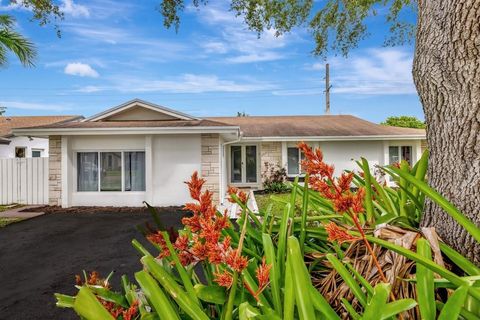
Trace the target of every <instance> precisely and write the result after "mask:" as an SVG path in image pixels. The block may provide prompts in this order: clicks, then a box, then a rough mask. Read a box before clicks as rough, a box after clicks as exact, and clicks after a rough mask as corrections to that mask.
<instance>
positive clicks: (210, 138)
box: [201, 133, 220, 204]
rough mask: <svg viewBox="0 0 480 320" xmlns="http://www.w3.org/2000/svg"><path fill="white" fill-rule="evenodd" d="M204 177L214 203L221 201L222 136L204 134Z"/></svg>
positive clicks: (202, 158) (206, 187)
mask: <svg viewBox="0 0 480 320" xmlns="http://www.w3.org/2000/svg"><path fill="white" fill-rule="evenodd" d="M201 160H202V172H201V175H202V177H203V178H204V179H205V180H206V182H205V184H204V188H205V189H208V190H210V191H211V192H213V202H214V203H216V204H218V203H219V201H220V135H219V134H218V133H211V134H210V133H204V134H202V157H201Z"/></svg>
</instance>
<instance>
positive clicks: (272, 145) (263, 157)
mask: <svg viewBox="0 0 480 320" xmlns="http://www.w3.org/2000/svg"><path fill="white" fill-rule="evenodd" d="M260 150H261V151H260V163H261V166H260V170H261V171H260V174H261V175H262V174H263V172H264V171H265V169H266V168H265V163H274V164H276V165H278V166H279V167H282V166H283V163H282V143H281V142H262V144H261V146H260Z"/></svg>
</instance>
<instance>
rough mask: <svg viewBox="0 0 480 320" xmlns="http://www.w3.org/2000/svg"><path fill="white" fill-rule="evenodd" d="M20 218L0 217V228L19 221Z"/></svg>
mask: <svg viewBox="0 0 480 320" xmlns="http://www.w3.org/2000/svg"><path fill="white" fill-rule="evenodd" d="M20 220H23V219H22V218H0V228H3V227H6V226H8V225H9V224H11V223H15V222H19V221H20Z"/></svg>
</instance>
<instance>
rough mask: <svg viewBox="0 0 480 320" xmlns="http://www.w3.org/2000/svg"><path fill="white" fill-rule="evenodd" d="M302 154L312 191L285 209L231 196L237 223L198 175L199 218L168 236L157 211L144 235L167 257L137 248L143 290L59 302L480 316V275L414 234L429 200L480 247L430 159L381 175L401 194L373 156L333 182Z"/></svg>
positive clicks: (80, 307)
mask: <svg viewBox="0 0 480 320" xmlns="http://www.w3.org/2000/svg"><path fill="white" fill-rule="evenodd" d="M300 147H301V148H302V150H303V151H304V153H305V157H306V161H305V163H304V169H305V171H306V172H307V175H306V177H305V183H304V184H300V183H299V182H298V180H296V181H295V182H294V183H293V184H292V193H291V197H290V201H289V202H287V203H285V208H284V210H283V212H272V210H271V208H272V206H270V207H269V209H267V210H266V211H265V212H261V213H260V214H255V213H253V212H252V211H251V210H250V209H249V208H248V206H247V201H248V198H247V195H246V194H245V193H243V192H241V191H239V190H236V189H233V188H232V189H229V193H230V195H231V200H232V201H235V202H237V204H238V205H239V207H241V208H242V214H241V218H240V219H239V220H238V221H237V224H234V223H232V222H230V220H229V219H228V217H227V215H226V213H225V212H224V213H220V212H218V210H217V208H216V207H215V206H214V205H213V203H212V194H211V193H210V192H209V191H202V187H203V184H204V180H203V179H200V178H199V177H198V175H197V174H194V175H193V176H192V178H191V180H190V181H189V182H188V183H187V184H188V187H189V190H190V195H191V197H192V198H193V199H194V202H192V203H189V204H187V205H186V206H185V208H186V210H188V211H190V212H192V214H193V215H192V216H191V217H187V218H184V219H183V224H184V228H183V229H182V230H179V231H178V233H177V232H169V233H167V232H165V231H164V228H163V227H162V225H161V221H160V220H161V219H159V217H158V216H157V215H156V214H155V213H154V218H155V221H157V227H158V228H159V230H155V231H151V232H149V234H148V235H147V238H148V239H149V240H150V242H151V243H153V244H154V246H155V248H156V249H157V250H158V252H157V253H155V254H152V253H151V252H150V251H148V250H147V249H146V248H144V247H143V246H142V245H141V244H140V243H139V242H138V241H136V240H133V241H132V244H133V245H134V247H135V248H136V249H137V250H138V252H139V253H140V255H141V256H142V257H141V259H140V261H141V262H142V264H143V270H142V271H139V272H137V273H136V274H135V280H136V284H134V283H131V282H130V281H129V280H128V279H127V277H125V276H124V277H122V291H121V292H115V291H113V290H112V289H111V287H110V284H109V282H108V280H102V279H100V277H99V275H98V274H95V273H92V274H91V275H90V276H87V275H85V276H84V279H82V278H80V277H79V278H78V281H77V288H78V289H79V291H78V294H77V295H76V296H66V295H61V294H57V300H58V302H57V305H59V306H60V307H71V308H73V309H74V310H75V311H76V312H77V313H78V314H79V315H80V316H81V317H82V318H85V319H115V318H116V319H130V320H132V319H184V318H191V319H212V318H213V319H242V320H243V319H254V318H255V319H297V318H299V319H343V318H351V319H394V318H404V319H405V318H421V319H436V318H438V319H456V318H459V317H460V318H463V319H477V318H478V317H479V316H480V303H479V301H480V269H479V268H477V267H476V266H475V265H473V264H472V263H471V262H469V261H468V260H467V259H465V258H464V257H462V256H461V255H460V254H458V253H457V252H455V251H454V250H452V249H451V248H449V247H448V246H446V245H445V244H443V243H442V242H441V241H440V240H439V239H438V237H437V236H436V234H435V232H434V230H433V229H421V230H418V229H417V228H416V227H417V226H418V219H419V217H421V214H422V210H423V206H421V205H420V204H419V203H420V201H423V198H424V197H429V198H430V199H431V200H432V201H436V202H437V203H438V204H439V205H440V206H442V207H443V208H444V209H445V211H446V212H447V213H448V214H450V215H451V216H452V217H454V218H455V219H456V220H457V221H458V222H459V223H460V224H461V225H462V226H464V227H465V228H466V229H467V230H468V231H469V232H470V233H471V234H472V235H473V236H474V237H475V239H477V240H480V231H479V229H478V227H476V226H475V225H474V224H473V223H472V222H471V221H470V220H468V219H467V218H466V217H465V216H464V215H463V214H462V213H461V212H459V211H458V210H457V209H456V208H455V207H453V206H452V205H451V204H450V203H449V202H448V201H447V200H446V199H445V198H443V197H441V196H440V195H439V194H438V193H436V192H435V191H434V190H432V189H431V188H430V187H429V186H428V185H427V184H426V183H425V182H424V180H425V168H426V161H427V160H426V156H425V155H424V157H422V159H421V160H420V162H419V163H417V164H416V165H415V166H413V167H412V168H410V167H408V166H406V165H405V164H403V165H402V164H401V165H400V167H399V168H397V167H385V168H382V170H384V171H385V173H386V174H387V175H389V176H390V177H391V179H392V180H394V181H397V184H398V185H399V187H398V188H397V189H395V188H390V187H388V186H386V185H383V184H381V183H379V182H378V181H376V180H375V179H374V177H373V176H372V175H371V174H370V171H369V170H370V168H369V166H368V162H366V160H364V159H362V161H360V162H359V165H360V167H361V169H362V172H361V173H360V174H356V173H352V172H346V173H343V174H342V175H341V176H340V177H339V178H335V177H334V176H333V171H334V170H333V167H332V166H330V165H328V164H326V163H324V161H323V156H322V154H321V152H320V151H319V150H315V151H314V150H311V149H309V148H308V147H307V146H306V145H304V144H302V145H300ZM352 183H353V184H355V185H356V186H358V187H359V188H358V189H357V190H353V189H351V188H350V187H351V185H352ZM299 200H301V201H299ZM299 202H300V203H301V205H300V208H298V207H297V204H298V203H299ZM152 210H153V208H152ZM298 211H299V212H300V213H301V215H300V216H296V214H297V212H298ZM312 212H313V214H312ZM387 222H388V223H392V224H396V226H388V225H386V224H385V223H387ZM399 226H401V227H404V228H400V227H399ZM445 257H446V258H448V261H450V263H452V264H454V265H455V266H456V269H455V270H456V271H455V272H452V271H450V270H448V269H447V267H446V266H447V265H446V264H444V263H443V258H445ZM108 278H109V277H107V279H108Z"/></svg>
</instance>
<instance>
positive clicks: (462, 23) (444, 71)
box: [413, 0, 480, 265]
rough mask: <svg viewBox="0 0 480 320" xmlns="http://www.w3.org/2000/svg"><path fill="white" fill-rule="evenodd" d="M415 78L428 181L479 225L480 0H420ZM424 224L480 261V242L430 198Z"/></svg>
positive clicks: (414, 65) (414, 64)
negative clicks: (426, 150) (427, 152)
mask: <svg viewBox="0 0 480 320" xmlns="http://www.w3.org/2000/svg"><path fill="white" fill-rule="evenodd" d="M413 78H414V81H415V85H416V87H417V90H418V93H419V95H420V100H421V102H422V105H423V110H424V112H425V119H426V122H427V125H428V128H427V141H428V148H429V150H430V159H429V161H430V162H429V169H428V180H429V183H430V185H431V186H432V187H433V188H435V189H436V190H437V191H438V192H440V193H441V194H442V195H443V196H444V197H445V198H447V199H448V200H450V201H451V202H452V203H453V204H454V205H455V206H456V207H457V208H458V209H459V210H460V211H462V212H463V213H464V214H465V215H466V216H468V218H470V219H471V220H472V221H474V223H476V224H477V226H480V0H470V1H468V0H419V1H418V27H417V36H416V48H415V57H414V63H413ZM422 225H423V226H433V227H435V228H436V230H437V232H438V234H439V235H440V237H441V238H442V239H443V240H444V241H445V242H446V243H447V244H449V245H450V246H452V247H453V248H454V249H456V250H457V251H459V252H460V253H462V254H463V255H464V256H466V257H468V258H469V259H470V260H471V261H473V262H475V263H476V264H477V265H480V244H479V243H477V242H476V241H475V240H474V239H473V238H472V237H471V236H469V234H468V233H467V232H466V231H465V230H464V229H463V228H462V227H461V226H459V225H458V224H457V223H456V222H455V221H454V220H453V219H452V218H451V217H450V216H448V215H447V214H446V213H445V212H444V211H443V210H442V209H441V208H440V207H439V206H437V205H436V204H434V203H433V202H432V201H427V203H426V209H425V214H424V217H423V221H422Z"/></svg>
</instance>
